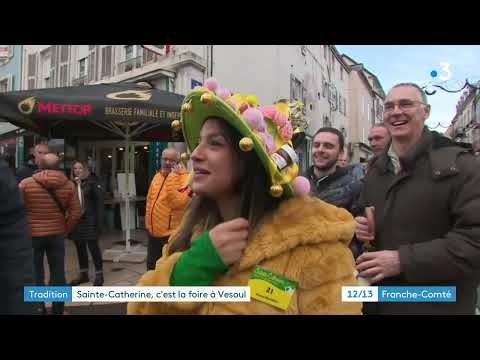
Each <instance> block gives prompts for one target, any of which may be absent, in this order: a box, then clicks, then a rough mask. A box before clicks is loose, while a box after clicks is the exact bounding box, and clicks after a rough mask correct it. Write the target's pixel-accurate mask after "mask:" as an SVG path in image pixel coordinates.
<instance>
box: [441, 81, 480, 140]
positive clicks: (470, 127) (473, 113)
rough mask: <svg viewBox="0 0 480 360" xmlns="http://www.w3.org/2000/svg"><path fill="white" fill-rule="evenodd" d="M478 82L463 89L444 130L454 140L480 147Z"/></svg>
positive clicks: (479, 92) (479, 90)
mask: <svg viewBox="0 0 480 360" xmlns="http://www.w3.org/2000/svg"><path fill="white" fill-rule="evenodd" d="M478 87H480V82H478V83H477V84H476V87H471V88H468V89H467V90H465V91H464V92H463V93H462V95H461V97H460V99H459V101H458V103H457V111H456V114H455V116H454V118H453V120H452V123H451V124H450V126H449V128H448V129H447V131H446V134H447V135H448V136H450V137H451V138H452V139H454V140H455V141H459V142H464V143H469V144H472V146H473V147H474V148H476V149H478V148H480V107H479V100H480V89H479V88H478Z"/></svg>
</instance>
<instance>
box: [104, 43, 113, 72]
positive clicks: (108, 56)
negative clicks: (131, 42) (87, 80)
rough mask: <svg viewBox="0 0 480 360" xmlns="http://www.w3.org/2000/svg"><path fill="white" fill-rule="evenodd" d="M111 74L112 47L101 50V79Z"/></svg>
mask: <svg viewBox="0 0 480 360" xmlns="http://www.w3.org/2000/svg"><path fill="white" fill-rule="evenodd" d="M111 74H112V46H106V47H104V48H103V49H102V77H104V76H110V75H111Z"/></svg>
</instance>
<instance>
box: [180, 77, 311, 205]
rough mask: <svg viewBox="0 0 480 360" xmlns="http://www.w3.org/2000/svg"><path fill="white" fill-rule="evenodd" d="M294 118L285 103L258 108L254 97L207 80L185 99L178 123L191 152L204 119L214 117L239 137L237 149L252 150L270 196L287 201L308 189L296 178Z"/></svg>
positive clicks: (300, 178)
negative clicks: (262, 167)
mask: <svg viewBox="0 0 480 360" xmlns="http://www.w3.org/2000/svg"><path fill="white" fill-rule="evenodd" d="M297 107H298V109H300V110H301V107H299V106H297ZM297 115H298V114H297V113H292V108H291V104H290V103H287V102H286V100H282V101H279V102H277V103H276V104H274V105H269V106H261V107H260V106H259V101H258V98H257V97H256V96H255V95H247V96H244V95H241V94H238V93H235V94H234V93H232V92H231V91H230V90H228V89H227V88H224V87H222V86H221V84H220V83H219V81H218V80H217V79H215V78H210V79H208V80H206V81H205V85H204V86H199V87H196V88H195V89H194V90H193V91H192V92H191V93H190V94H188V95H187V96H186V97H185V99H184V103H183V104H182V110H181V123H182V129H183V133H184V138H185V141H186V143H187V146H188V148H189V150H190V151H193V149H195V147H196V146H197V145H198V139H199V134H200V131H201V128H202V126H203V123H204V121H205V120H206V119H208V118H209V117H218V118H220V119H223V120H225V121H226V122H228V123H229V124H230V125H231V126H233V127H234V128H235V129H236V130H237V131H238V132H239V133H240V135H241V136H242V138H241V140H240V141H239V144H238V146H239V148H240V149H241V150H242V151H245V152H248V151H254V152H255V153H256V155H257V157H258V159H259V161H261V162H262V164H263V166H264V168H265V170H266V172H267V174H268V175H269V178H270V194H271V196H274V197H277V198H279V197H285V198H288V197H291V196H295V195H303V194H306V193H308V192H309V186H310V183H309V181H308V180H307V179H305V178H302V177H299V176H298V173H299V170H300V169H299V165H298V164H299V158H298V155H297V154H296V152H295V149H294V145H293V144H294V141H293V142H292V138H293V134H294V133H296V132H297V130H298V128H296V129H295V132H294V126H292V121H296V120H297V117H298V116H297Z"/></svg>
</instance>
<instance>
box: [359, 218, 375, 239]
mask: <svg viewBox="0 0 480 360" xmlns="http://www.w3.org/2000/svg"><path fill="white" fill-rule="evenodd" d="M355 235H356V236H357V240H359V241H361V242H369V241H372V240H374V239H375V234H374V233H371V232H370V231H369V224H368V219H367V218H366V217H363V216H357V217H356V218H355Z"/></svg>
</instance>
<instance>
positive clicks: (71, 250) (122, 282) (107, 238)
mask: <svg viewBox="0 0 480 360" xmlns="http://www.w3.org/2000/svg"><path fill="white" fill-rule="evenodd" d="M132 237H133V239H135V241H138V242H139V243H141V244H144V245H145V246H146V245H147V235H146V232H145V231H143V230H136V231H132ZM122 239H123V234H122V232H120V231H112V232H109V233H107V234H105V235H102V237H101V238H100V248H101V250H102V253H103V251H104V250H105V249H109V248H111V247H112V245H119V244H117V242H120V241H122ZM123 244H124V242H123ZM44 266H45V274H46V275H45V276H46V280H47V281H48V276H49V275H48V273H49V271H48V262H47V260H46V258H45V264H44ZM103 266H104V270H103V271H104V278H105V283H104V286H134V285H136V284H137V281H138V279H139V278H140V276H141V275H143V274H144V273H145V271H146V269H145V267H146V263H145V262H142V263H140V264H132V263H126V262H119V263H113V262H109V261H104V263H103ZM89 267H90V269H89V278H90V282H88V283H85V284H82V286H93V280H94V278H95V268H94V266H93V263H92V260H91V257H90V254H89ZM77 275H78V260H77V254H76V249H75V245H74V243H73V241H71V240H66V241H65V276H66V279H67V282H69V281H71V280H73V279H74V278H75V277H76V276H77ZM49 305H50V304H49V303H47V307H49ZM65 309H66V311H67V312H69V313H70V314H71V315H100V314H101V315H125V314H126V309H127V308H126V303H104V302H101V303H98V302H84V303H66V304H65Z"/></svg>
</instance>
